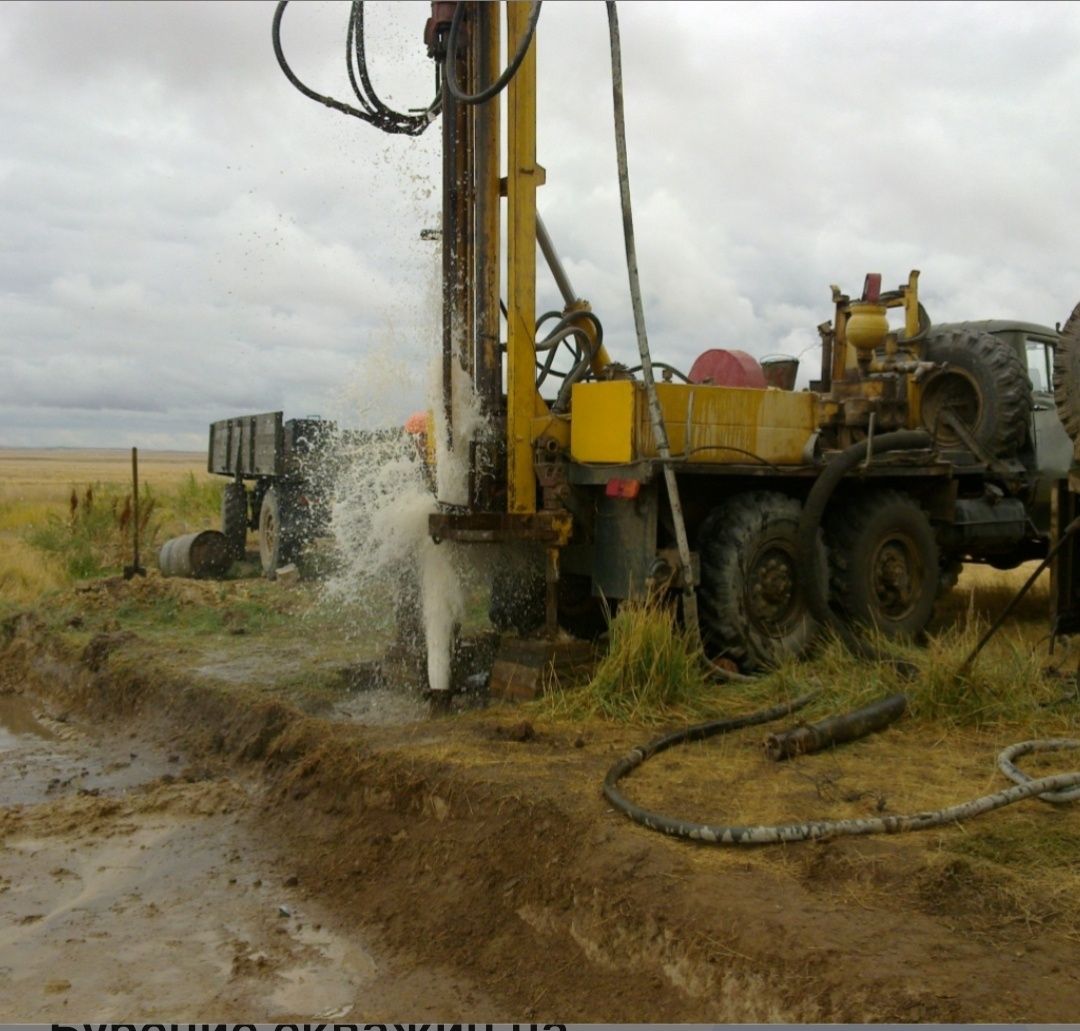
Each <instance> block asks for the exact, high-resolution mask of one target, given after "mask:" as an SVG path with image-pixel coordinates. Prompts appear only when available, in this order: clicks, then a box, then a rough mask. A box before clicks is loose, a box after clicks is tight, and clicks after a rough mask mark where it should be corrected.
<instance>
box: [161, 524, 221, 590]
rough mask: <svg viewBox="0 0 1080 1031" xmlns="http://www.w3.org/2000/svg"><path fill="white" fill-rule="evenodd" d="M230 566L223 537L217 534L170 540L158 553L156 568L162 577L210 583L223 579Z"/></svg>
mask: <svg viewBox="0 0 1080 1031" xmlns="http://www.w3.org/2000/svg"><path fill="white" fill-rule="evenodd" d="M230 565H231V562H230V559H229V545H228V541H227V540H226V538H225V534H223V533H220V532H219V531H217V530H203V531H201V532H200V533H186V534H184V536H183V537H173V539H172V540H169V541H166V542H165V543H164V544H163V545H162V546H161V550H160V551H159V552H158V568H159V569H160V570H161V575H162V576H190V577H193V578H194V579H196V580H214V579H217V578H218V577H221V576H224V575H225V572H226V571H227V570H228V568H229V566H230Z"/></svg>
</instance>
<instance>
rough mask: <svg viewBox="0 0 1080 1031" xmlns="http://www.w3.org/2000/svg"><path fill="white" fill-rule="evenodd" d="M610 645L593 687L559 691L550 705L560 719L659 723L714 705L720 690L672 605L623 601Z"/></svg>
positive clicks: (596, 673) (551, 699)
mask: <svg viewBox="0 0 1080 1031" xmlns="http://www.w3.org/2000/svg"><path fill="white" fill-rule="evenodd" d="M609 639H610V645H609V648H608V652H607V654H606V655H605V656H604V657H603V659H602V660H601V661H600V663H599V665H598V666H597V667H596V671H595V673H594V675H593V677H592V679H591V680H590V681H589V682H588V684H586V685H584V686H583V687H578V688H571V689H569V690H563V689H561V688H559V687H556V688H555V689H554V690H553V691H552V692H551V693H550V694H549V696H548V700H547V701H548V705H549V707H550V708H551V710H552V711H553V713H554V714H556V715H562V716H568V717H588V716H601V717H606V718H608V719H616V720H633V721H635V722H643V723H656V722H659V721H661V720H663V719H665V718H670V717H671V716H674V715H693V714H699V713H702V712H704V711H708V710H709V709H710V708H711V706H712V705H713V699H714V697H715V694H716V690H717V689H716V686H715V684H714V683H713V682H711V681H710V680H709V677H708V668H707V663H706V662H705V659H704V656H703V654H702V652H701V649H700V646H699V645H698V644H697V641H696V638H695V637H694V636H693V635H691V634H690V633H688V632H687V631H686V629H685V628H684V627H683V626H681V625H680V624H679V622H678V620H677V617H676V614H675V611H674V609H673V608H671V607H670V606H665V605H662V604H661V603H660V602H658V601H655V600H647V601H628V602H624V603H623V604H622V605H621V606H620V607H619V611H618V613H617V614H616V615H615V617H614V619H612V621H611V625H610V628H609Z"/></svg>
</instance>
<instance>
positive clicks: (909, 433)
mask: <svg viewBox="0 0 1080 1031" xmlns="http://www.w3.org/2000/svg"><path fill="white" fill-rule="evenodd" d="M872 442H873V448H874V454H875V455H880V454H884V453H885V452H887V451H918V450H922V449H924V448H929V447H930V446H931V443H932V440H931V437H930V434H929V433H927V432H926V431H925V430H897V431H895V432H893V433H883V434H881V436H879V437H874V438H872ZM870 444H871V440H870V439H869V438H868V439H867V440H860V441H859V442H858V443H857V444H852V445H851V447H848V448H845V449H844V450H843V451H841V452H840V455H839V457H837V458H834V459H833V460H832V461H831V462H829V464H828V465H827V466H826V467H825V471H824V472H822V473H821V475H820V476H819V477H818V478H817V480H815V481H814V486H813V487H811V488H810V493H809V495H807V498H806V504H805V505H803V510H802V515H801V516H800V517H799V529H798V531H797V534H796V539H795V564H796V572H797V575H798V577H799V582H800V583H801V584H802V588H803V592H804V596H805V598H806V603H807V605H808V607H809V609H810V614H811V615H812V616H813V617H814V619H816V620H817V622H818V623H819V624H820V625H821V628H822V629H823V630H833V631H834V632H835V633H836V634H837V636H838V637H839V638H840V639H841V640H842V641H843V642H844V644H845V645H847V647H848V648H849V649H850V650H851V651H853V652H854V653H855V654H857V655H862V656H864V657H867V658H871V659H874V658H881V656H880V655H879V654H878V652H877V650H876V649H874V648H871V647H870V646H869V645H868V643H867V642H866V641H864V640H862V639H861V638H859V637H857V636H856V635H855V633H854V632H853V631H852V629H851V627H850V626H849V625H848V624H847V623H845V622H844V621H843V620H841V619H840V618H839V617H838V616H837V614H836V613H835V612H833V610H832V609H831V608H830V607H829V585H828V582H827V581H824V582H823V581H822V576H821V568H820V563H819V560H818V532H819V531H820V529H821V519H822V517H823V516H824V514H825V509H826V508H827V507H828V504H829V501H830V500H831V499H832V496H833V493H834V492H835V491H836V488H837V487H838V486H839V485H840V481H841V480H842V479H843V478H844V477H845V476H846V475H847V474H848V473H849V472H851V470H852V469H854V468H855V466H857V465H858V464H859V463H860V462H862V461H863V460H865V458H866V455H867V451H868V448H869V447H870Z"/></svg>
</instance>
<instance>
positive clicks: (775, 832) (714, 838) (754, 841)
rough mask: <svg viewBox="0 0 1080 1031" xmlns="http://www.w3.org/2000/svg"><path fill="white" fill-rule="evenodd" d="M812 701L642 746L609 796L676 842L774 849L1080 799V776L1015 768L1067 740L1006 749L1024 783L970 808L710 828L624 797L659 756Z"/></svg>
mask: <svg viewBox="0 0 1080 1031" xmlns="http://www.w3.org/2000/svg"><path fill="white" fill-rule="evenodd" d="M813 697H814V695H813V694H806V695H803V696H802V697H800V698H796V699H795V700H794V701H791V702H786V703H784V704H782V705H777V706H774V707H773V708H771V709H766V710H763V711H761V712H757V713H752V714H751V715H749V716H739V717H735V718H734V719H726V720H712V721H710V722H708V723H699V724H696V725H695V726H692V727H687V728H686V729H685V730H678V731H674V732H672V733H670V734H665V735H663V736H662V737H658V738H655V739H654V740H652V741H650V742H648V743H647V744H644V745H639V746H638V747H637V748H634V749H633V750H632V751H630V752H629V753H628V754H627V755H625V756H623V758H622V759H620V760H619V761H618V762H617V763H615V764H614V765H613V766H612V767H611V769H609V770H608V773H607V776H606V777H605V778H604V796H605V797H606V798H607V800H608V801H609V802H610V803H611V804H612V805H613V806H614V807H615V808H616V809H617V810H618V811H619V812H621V813H623V814H624V815H625V816H627V817H629V818H630V819H631V820H633V821H634V822H635V823H639V824H641V826H643V827H647V828H648V829H649V830H653V831H659V832H660V833H662V834H670V835H672V836H673V837H677V838H687V839H689V840H691V841H700V842H702V843H703V844H707V845H773V844H779V843H781V842H796V841H812V840H822V839H825V838H835V837H843V836H853V835H863V834H899V833H902V832H907V831H918V830H928V829H929V828H931V827H943V826H946V825H947V824H950V823H957V822H959V821H960V820H968V819H971V818H972V817H974V816H980V815H982V814H983V813H989V812H993V811H994V810H995V809H1001V808H1002V807H1003V806H1007V805H1011V804H1012V803H1013V802H1020V801H1022V800H1023V799H1025V798H1033V797H1038V798H1044V799H1045V800H1046V801H1071V800H1072V798H1073V797H1080V772H1077V773H1058V774H1054V775H1053V776H1050V777H1041V778H1039V779H1038V780H1032V779H1030V778H1028V777H1027V775H1026V774H1023V773H1021V772H1020V771H1019V770H1016V768H1015V767H1014V766H1012V763H1011V760H1012V759H1013V758H1015V757H1016V756H1018V755H1022V754H1027V753H1029V752H1034V751H1053V750H1060V749H1065V748H1080V741H1072V740H1065V739H1054V740H1048V741H1025V742H1022V743H1021V744H1019V745H1012V746H1010V747H1009V748H1007V749H1005V751H1003V752H1002V753H1001V755H1000V756H999V757H998V765H999V767H1001V768H1002V770H1003V771H1004V772H1005V773H1006V774H1007V775H1008V776H1009V777H1012V778H1013V779H1014V780H1015V779H1018V778H1021V779H1022V780H1023V782H1022V783H1018V784H1016V785H1015V786H1014V787H1011V788H1006V789H1004V790H1003V791H996V792H994V793H993V794H990V795H983V796H981V797H980V798H976V799H972V800H971V801H970V802H961V803H959V804H957V805H952V806H947V807H946V808H944V809H936V810H932V811H928V812H921V813H910V814H905V815H896V816H892V815H890V816H873V817H865V818H862V819H849V820H807V821H804V822H801V823H784V824H757V825H753V824H708V823H697V822H695V821H693V820H682V819H678V818H676V817H673V816H667V815H665V814H663V813H657V812H653V811H651V810H649V809H644V808H642V807H641V806H639V805H637V804H635V803H634V802H631V801H630V800H629V799H628V798H627V797H626V796H625V795H623V794H622V792H620V791H619V788H618V783H619V781H620V780H622V778H623V777H625V776H627V775H628V774H629V773H631V772H633V771H634V770H636V769H637V768H638V767H639V766H641V765H642V763H644V762H645V761H646V760H647V759H650V758H652V756H654V755H657V754H658V753H660V752H663V751H666V750H667V749H669V748H672V747H673V746H675V745H681V744H683V743H684V742H686V741H703V740H704V739H705V738H708V737H712V736H713V735H715V734H726V733H729V732H730V731H732V730H737V729H740V728H742V727H750V726H754V725H756V724H759V723H768V722H770V721H771V720H774V719H778V718H779V717H781V716H785V715H787V714H788V713H791V712H794V711H795V710H796V709H800V708H802V707H803V706H804V705H806V704H807V702H809V701H810V700H811V699H812V698H813ZM1003 761H1005V762H1006V763H1007V764H1008V766H1009V767H1010V768H1011V769H1012V770H1013V771H1014V772H1009V770H1008V769H1006V767H1005V766H1003V765H1002V763H1003Z"/></svg>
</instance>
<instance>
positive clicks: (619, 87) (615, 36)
mask: <svg viewBox="0 0 1080 1031" xmlns="http://www.w3.org/2000/svg"><path fill="white" fill-rule="evenodd" d="M607 16H608V34H609V36H610V37H611V93H612V101H613V104H614V109H615V111H614V114H615V154H616V160H617V163H618V168H619V199H620V201H621V204H622V219H623V241H624V243H625V246H626V272H627V275H628V277H629V279H630V300H631V302H632V304H633V308H634V329H635V330H636V333H637V342H638V353H639V354H640V355H641V378H642V380H643V381H644V383H645V394H646V396H647V397H648V401H649V416H650V419H651V421H652V426H653V435H654V436H655V438H656V450H657V453H658V454H659V456H660V458H661V460H662V462H663V469H664V484H665V486H666V487H667V495H668V503H669V505H670V506H671V521H672V522H673V523H674V525H675V542H676V544H677V545H678V550H679V565H680V566H681V567H682V604H683V621H684V623H685V624H686V627H687V629H688V630H689V631H690V633H691V635H692V636H694V637H698V638H699V639H700V634H701V627H700V625H699V624H698V605H697V595H696V594H695V593H694V567H693V563H692V560H691V558H690V541H689V539H688V538H687V535H686V520H685V519H684V518H683V511H682V502H681V501H680V500H679V483H678V480H677V479H676V478H675V470H674V469H673V468H672V465H671V448H670V446H669V445H668V435H667V427H666V426H665V425H664V412H663V410H662V409H661V407H660V400H659V398H658V397H657V395H656V380H655V378H654V377H653V370H652V356H651V355H650V353H649V338H648V335H647V333H646V331H645V310H644V308H643V306H642V303H641V284H640V283H639V282H638V266H637V247H636V245H635V243H634V212H633V208H632V206H631V203H630V172H629V169H628V167H627V160H626V119H625V116H624V113H623V83H622V52H621V47H620V44H619V15H618V12H617V11H616V9H615V0H607Z"/></svg>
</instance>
